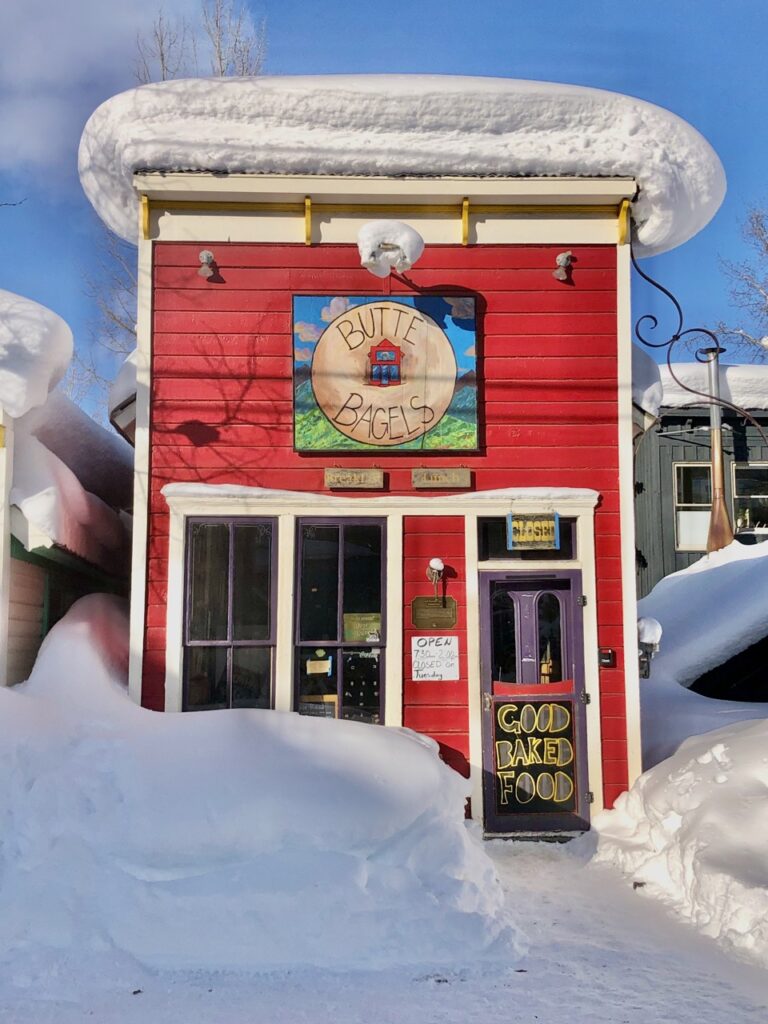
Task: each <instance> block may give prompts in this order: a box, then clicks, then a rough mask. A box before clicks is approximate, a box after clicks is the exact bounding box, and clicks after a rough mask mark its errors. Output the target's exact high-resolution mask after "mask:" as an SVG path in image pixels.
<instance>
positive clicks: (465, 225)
mask: <svg viewBox="0 0 768 1024" xmlns="http://www.w3.org/2000/svg"><path fill="white" fill-rule="evenodd" d="M461 244H462V245H469V199H467V197H466V196H465V197H464V199H463V201H462V204H461Z"/></svg>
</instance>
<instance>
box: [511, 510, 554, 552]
mask: <svg viewBox="0 0 768 1024" xmlns="http://www.w3.org/2000/svg"><path fill="white" fill-rule="evenodd" d="M552 549H554V550H556V551H559V550H560V516H559V515H558V514H557V512H549V513H544V514H535V515H518V514H516V513H515V512H510V513H509V515H508V516H507V550H508V551H536V550H552Z"/></svg>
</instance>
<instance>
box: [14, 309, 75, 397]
mask: <svg viewBox="0 0 768 1024" xmlns="http://www.w3.org/2000/svg"><path fill="white" fill-rule="evenodd" d="M72 351H73V342H72V332H71V330H70V329H69V327H68V326H67V324H66V323H65V322H64V320H62V319H61V317H60V316H57V315H56V313H53V312H52V311H51V310H50V309H46V307H45V306H41V305H40V304H39V303H37V302H33V301H32V300H31V299H25V298H22V297H21V296H20V295H14V293H13V292H6V291H3V290H2V289H0V408H2V409H3V410H4V412H6V413H7V415H9V416H13V417H17V416H23V415H24V413H25V412H28V411H29V410H30V409H32V408H34V407H35V406H38V405H42V404H43V402H44V401H45V400H46V398H47V397H48V392H49V391H50V390H51V388H53V387H55V386H56V384H58V382H59V381H60V380H61V378H62V377H63V376H64V374H65V373H66V370H67V367H68V366H69V361H70V359H71V358H72Z"/></svg>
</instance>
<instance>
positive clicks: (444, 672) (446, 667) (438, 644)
mask: <svg viewBox="0 0 768 1024" xmlns="http://www.w3.org/2000/svg"><path fill="white" fill-rule="evenodd" d="M411 660H412V663H413V667H412V672H413V679H414V680H415V681H416V682H420V681H422V680H427V679H446V680H448V679H458V678H459V638H458V637H457V636H414V637H412V639H411Z"/></svg>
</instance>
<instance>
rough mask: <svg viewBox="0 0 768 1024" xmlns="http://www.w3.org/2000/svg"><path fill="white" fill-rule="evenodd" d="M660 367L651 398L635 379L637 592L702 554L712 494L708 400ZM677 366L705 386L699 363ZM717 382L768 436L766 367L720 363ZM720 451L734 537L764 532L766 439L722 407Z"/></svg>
mask: <svg viewBox="0 0 768 1024" xmlns="http://www.w3.org/2000/svg"><path fill="white" fill-rule="evenodd" d="M644 369H647V367H646V368H644ZM658 370H659V383H660V385H661V394H660V395H659V391H658V389H657V390H656V392H655V393H654V394H653V400H652V401H650V402H649V401H648V400H647V398H648V394H649V389H648V387H647V386H646V387H640V386H638V384H637V382H636V384H635V388H634V391H635V414H636V422H637V424H638V429H636V432H635V433H636V442H635V523H636V547H637V593H638V597H644V596H645V595H646V594H647V593H648V592H649V591H650V590H652V589H653V587H654V586H655V585H656V583H658V581H659V580H660V579H662V578H663V577H664V576H668V575H669V574H670V573H673V572H677V571H678V570H679V569H684V568H686V567H687V566H689V565H691V563H693V562H695V561H697V560H698V559H699V558H701V556H702V555H703V554H705V552H706V542H707V531H708V527H709V512H710V502H711V493H712V481H711V469H710V465H709V462H710V439H709V409H708V406H707V405H706V403H704V402H703V401H702V402H700V403H699V402H698V399H697V398H696V396H695V395H692V394H690V392H687V391H685V390H684V389H683V388H681V387H679V385H678V384H677V383H676V382H675V381H674V380H673V379H672V377H671V375H670V373H669V370H668V369H667V367H665V366H661V367H659V368H658ZM674 371H675V375H676V376H677V377H678V378H679V379H680V380H682V381H683V382H684V383H685V384H687V385H688V386H689V387H692V388H695V389H696V390H699V391H706V368H705V367H704V366H702V365H700V364H698V363H691V364H688V363H682V364H680V363H677V364H674ZM636 377H637V375H636ZM646 384H647V380H646ZM720 387H721V395H722V397H723V398H724V399H725V400H726V401H729V402H732V403H733V404H735V405H739V406H740V407H741V408H744V409H746V410H747V411H748V412H749V413H750V415H751V416H753V417H754V418H755V419H756V420H757V421H758V423H760V425H761V426H762V428H763V430H764V432H765V433H766V435H768V366H754V365H744V366H721V368H720ZM644 398H645V400H644ZM654 418H655V421H654ZM641 428H642V429H641ZM723 452H724V455H725V489H726V500H727V502H728V507H729V510H730V512H731V516H732V522H733V527H734V530H735V531H736V533H737V536H738V539H739V540H741V541H742V542H743V543H756V542H759V541H762V540H765V539H768V446H766V445H765V443H764V441H763V439H762V438H761V437H760V435H759V432H758V430H757V429H756V428H755V426H753V425H752V424H751V423H749V422H748V421H747V420H746V419H745V418H744V417H743V416H739V415H738V414H736V413H733V412H730V411H728V410H724V412H723Z"/></svg>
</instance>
